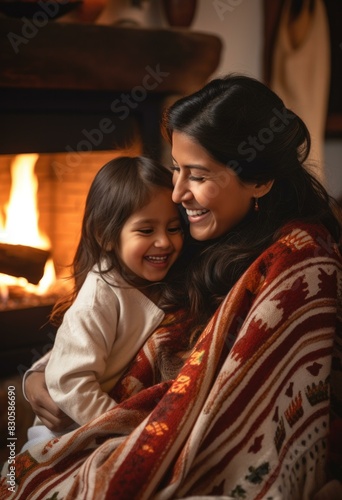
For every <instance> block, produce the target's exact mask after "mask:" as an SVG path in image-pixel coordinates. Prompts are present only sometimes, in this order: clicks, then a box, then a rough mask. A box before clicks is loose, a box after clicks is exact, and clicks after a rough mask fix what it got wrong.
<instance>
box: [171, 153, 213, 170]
mask: <svg viewBox="0 0 342 500" xmlns="http://www.w3.org/2000/svg"><path fill="white" fill-rule="evenodd" d="M172 159H173V161H174V162H175V163H176V164H177V165H178V163H177V162H176V160H175V159H174V157H173V156H172ZM184 168H188V169H192V168H194V169H197V170H202V171H203V172H210V170H209V169H208V168H206V167H203V166H202V165H197V164H196V163H194V164H193V165H184Z"/></svg>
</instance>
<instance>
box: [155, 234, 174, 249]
mask: <svg viewBox="0 0 342 500" xmlns="http://www.w3.org/2000/svg"><path fill="white" fill-rule="evenodd" d="M171 245H172V243H171V239H170V237H169V235H168V234H167V233H160V234H158V235H157V237H156V239H155V242H154V246H155V247H157V248H169V247H171Z"/></svg>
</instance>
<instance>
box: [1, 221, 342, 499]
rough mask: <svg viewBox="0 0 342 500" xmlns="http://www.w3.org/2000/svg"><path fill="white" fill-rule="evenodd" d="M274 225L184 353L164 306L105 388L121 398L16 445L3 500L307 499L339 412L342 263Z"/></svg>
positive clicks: (323, 236) (322, 242)
mask: <svg viewBox="0 0 342 500" xmlns="http://www.w3.org/2000/svg"><path fill="white" fill-rule="evenodd" d="M285 229H286V230H285ZM285 229H284V232H283V235H282V237H281V238H280V239H279V240H278V241H277V242H276V243H275V244H273V245H272V246H271V247H270V248H269V249H268V250H267V251H266V252H264V253H263V254H262V255H261V256H260V258H258V260H257V261H255V262H254V263H253V265H252V266H251V267H250V268H249V269H248V270H247V271H246V272H245V274H244V275H243V276H242V277H241V279H240V280H239V282H238V283H237V284H236V285H235V286H234V288H233V289H232V290H231V292H230V293H229V294H228V296H227V297H226V299H225V300H224V302H223V303H222V305H221V306H220V307H219V309H218V310H217V311H216V313H215V315H214V316H213V318H212V319H211V321H210V322H209V323H208V325H207V327H206V328H205V330H204V331H203V332H202V334H201V335H200V336H199V338H198V340H197V342H196V344H195V346H194V348H193V349H192V350H191V351H187V347H186V346H187V345H188V340H189V335H190V333H191V332H190V331H189V328H187V322H186V321H182V322H180V323H178V324H177V322H176V323H173V324H172V325H171V326H170V324H169V321H170V319H174V318H170V317H167V318H166V319H165V321H164V323H163V324H162V325H161V327H160V328H158V329H157V330H156V331H155V332H154V334H153V335H152V336H151V337H150V339H149V340H148V341H147V342H146V344H145V345H144V347H143V348H142V350H141V351H140V352H139V354H138V356H137V357H136V359H135V361H134V362H133V364H132V366H130V367H129V369H128V371H127V373H126V374H125V376H124V377H123V378H122V380H121V381H120V382H119V383H118V384H117V386H116V387H115V388H114V390H113V393H112V395H113V397H114V398H115V399H116V401H118V402H119V404H118V405H117V406H116V407H115V408H114V409H112V410H111V411H109V412H107V413H105V414H104V415H103V416H101V417H99V418H97V419H96V420H94V421H92V422H90V423H89V424H87V425H84V426H83V427H81V428H79V429H76V430H75V431H73V432H71V433H69V434H66V435H64V436H62V437H61V438H59V439H55V440H52V441H50V442H47V443H44V444H43V445H36V446H35V447H32V448H31V449H29V450H28V451H26V452H24V453H22V454H20V455H18V456H17V457H16V461H15V476H16V487H15V492H14V493H12V492H11V491H10V489H9V483H8V477H7V476H6V474H7V473H8V471H7V469H6V466H5V467H4V469H3V472H2V479H1V483H0V498H16V499H23V500H28V499H37V500H38V499H56V500H61V499H87V500H88V499H89V500H99V499H115V500H135V499H145V500H150V499H153V500H166V499H177V498H181V499H185V498H190V497H191V498H192V499H193V498H198V497H201V498H203V497H206V498H208V497H210V498H215V499H218V498H225V499H228V498H244V499H248V500H252V499H266V498H267V499H289V500H290V499H291V500H296V499H298V500H303V499H308V498H310V496H311V495H312V493H314V492H315V491H317V490H318V489H319V488H320V487H321V486H322V485H323V484H324V482H325V481H326V480H327V474H329V472H328V470H327V469H328V466H330V468H331V466H334V467H335V470H336V469H337V468H338V467H339V466H341V464H339V463H338V457H337V456H336V455H338V453H336V445H335V450H334V449H333V448H332V447H331V445H330V444H329V442H328V438H329V435H330V434H331V432H330V431H331V428H332V427H336V428H338V426H339V422H340V421H339V420H338V416H339V417H341V415H342V411H341V408H342V395H341V391H342V339H341V309H340V303H339V300H338V297H341V289H342V277H341V274H342V266H341V257H340V256H339V254H338V252H337V249H336V247H335V245H333V243H332V240H331V238H330V237H329V235H328V234H327V233H326V231H325V230H324V229H322V228H318V227H317V226H310V225H304V224H303V225H300V226H299V225H297V226H296V227H294V226H287V227H286V228H285ZM176 319H177V315H176ZM332 413H334V416H335V418H336V420H334V422H332V420H331V419H332V416H331V415H332ZM334 442H335V444H336V441H334ZM331 457H332V458H334V463H333V464H331V463H330V461H331Z"/></svg>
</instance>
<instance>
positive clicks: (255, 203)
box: [254, 197, 259, 212]
mask: <svg viewBox="0 0 342 500" xmlns="http://www.w3.org/2000/svg"><path fill="white" fill-rule="evenodd" d="M254 211H255V212H259V201H258V198H257V197H255V198H254Z"/></svg>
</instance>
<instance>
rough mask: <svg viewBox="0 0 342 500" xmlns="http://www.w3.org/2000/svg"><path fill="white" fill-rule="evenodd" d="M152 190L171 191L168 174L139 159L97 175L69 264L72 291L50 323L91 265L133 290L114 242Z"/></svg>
mask: <svg viewBox="0 0 342 500" xmlns="http://www.w3.org/2000/svg"><path fill="white" fill-rule="evenodd" d="M156 187H160V188H167V189H170V190H172V188H173V186H172V174H171V172H170V170H168V169H167V168H165V167H164V166H163V165H160V164H159V163H157V162H156V161H153V160H151V159H149V158H146V157H143V156H137V157H126V156H122V157H119V158H115V159H113V160H111V161H110V162H108V163H106V164H105V165H104V166H103V167H102V168H101V169H100V170H99V171H98V172H97V174H96V176H95V178H94V180H93V182H92V184H91V186H90V189H89V192H88V196H87V198H86V203H85V210H84V215H83V221H82V228H81V237H80V241H79V244H78V247H77V250H76V253H75V257H74V260H73V263H72V274H71V278H74V288H73V290H72V293H71V294H70V296H67V297H64V298H62V299H61V300H60V301H58V302H57V303H56V305H55V307H54V309H53V311H52V314H51V317H50V320H51V322H52V323H54V324H56V325H58V324H60V323H61V320H62V318H63V315H64V313H65V311H66V310H67V309H68V307H69V306H70V305H71V303H72V302H73V301H74V300H75V298H76V295H77V293H78V292H79V290H80V288H81V286H82V285H83V283H84V281H85V279H86V276H87V274H88V273H89V271H90V270H91V269H92V268H93V266H94V265H95V264H98V266H99V272H100V274H101V275H102V276H104V274H105V273H107V272H109V271H110V270H112V269H116V270H117V271H118V272H119V273H120V274H121V275H122V276H123V278H124V279H125V280H126V281H127V282H128V283H129V284H131V285H132V286H137V284H136V283H133V282H132V277H130V276H129V275H127V273H125V269H124V267H123V266H122V263H121V261H120V259H119V256H118V253H117V249H116V242H118V240H119V237H120V233H121V230H122V228H123V226H124V224H125V222H126V221H127V219H128V218H129V217H130V216H131V215H132V214H133V213H134V212H135V211H137V210H139V209H140V208H142V207H143V206H145V205H146V204H147V203H148V202H149V201H150V200H151V198H152V196H153V192H154V191H155V189H156Z"/></svg>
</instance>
